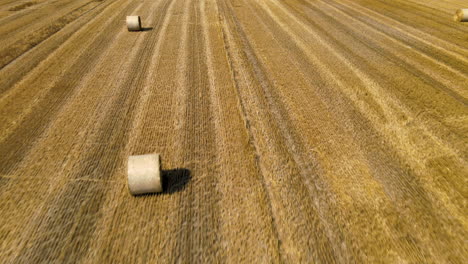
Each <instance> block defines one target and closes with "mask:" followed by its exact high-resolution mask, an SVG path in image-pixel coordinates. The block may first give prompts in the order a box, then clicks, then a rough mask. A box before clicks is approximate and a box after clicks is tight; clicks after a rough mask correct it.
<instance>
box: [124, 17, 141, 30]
mask: <svg viewBox="0 0 468 264" xmlns="http://www.w3.org/2000/svg"><path fill="white" fill-rule="evenodd" d="M127 28H128V31H140V30H141V19H140V16H127Z"/></svg>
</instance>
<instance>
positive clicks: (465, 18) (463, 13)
mask: <svg viewBox="0 0 468 264" xmlns="http://www.w3.org/2000/svg"><path fill="white" fill-rule="evenodd" d="M453 19H454V20H455V21H456V22H468V9H458V10H457V12H456V13H455V16H453Z"/></svg>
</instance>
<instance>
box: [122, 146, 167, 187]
mask: <svg viewBox="0 0 468 264" xmlns="http://www.w3.org/2000/svg"><path fill="white" fill-rule="evenodd" d="M127 173H128V175H127V177H128V190H129V191H130V193H131V194H132V195H138V194H146V193H158V192H162V190H163V189H162V182H161V157H160V155H159V154H146V155H135V156H130V157H128V171H127Z"/></svg>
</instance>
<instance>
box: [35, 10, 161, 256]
mask: <svg viewBox="0 0 468 264" xmlns="http://www.w3.org/2000/svg"><path fill="white" fill-rule="evenodd" d="M154 3H156V2H154ZM140 5H141V3H140ZM165 7H166V8H167V3H166V5H165ZM166 8H163V11H162V15H161V16H160V20H162V18H164V16H165V14H167V13H166V12H165V11H166V10H165V9H166ZM122 12H124V13H125V10H123V11H122ZM119 17H120V16H118V17H117V18H116V19H118V18H119ZM117 24H119V23H117ZM158 24H159V23H158ZM114 25H115V24H114ZM158 40H160V38H158V39H152V38H150V37H149V36H148V37H147V39H146V41H145V42H150V43H149V44H148V43H146V44H145V46H146V47H145V48H141V49H139V55H140V56H138V55H137V56H136V57H135V59H138V60H136V61H135V63H137V67H134V71H137V72H136V73H135V74H130V75H129V76H130V79H127V80H128V81H127V82H125V83H123V84H122V85H121V86H120V87H121V89H120V91H121V92H120V94H119V96H118V97H119V98H117V99H116V103H117V105H116V106H117V107H119V111H120V112H121V114H124V113H125V112H126V111H125V109H126V107H123V108H122V105H128V106H129V107H130V106H132V105H135V101H136V100H138V96H137V95H138V94H139V93H138V92H137V91H135V90H133V89H128V87H136V88H138V87H140V88H141V85H140V84H141V82H142V79H143V78H142V77H143V76H144V75H145V74H146V71H147V70H145V71H139V70H140V69H148V67H144V66H145V65H146V64H148V63H149V61H148V60H147V59H146V58H147V57H148V56H144V55H147V53H150V54H151V53H152V52H153V49H152V47H153V46H154V42H155V41H158ZM138 64H143V65H138ZM141 66H142V67H141ZM135 82H136V83H135ZM129 94H131V98H130V99H133V100H132V101H133V102H128V100H127V99H128V98H127V95H129ZM122 96H123V97H122ZM119 99H121V100H123V102H121V103H120V104H119V103H118V102H119V101H120V100H119ZM133 113H134V112H131V113H130V114H131V115H133ZM120 120H122V119H120ZM131 120H132V119H131V118H130V119H125V120H123V121H124V123H125V121H128V122H131ZM118 123H120V122H118ZM122 125H124V124H122ZM103 126H104V127H105V128H108V129H104V130H103V131H113V130H114V129H118V128H119V126H118V124H117V126H116V125H114V123H113V122H112V120H108V121H107V122H105V124H103ZM121 131H122V130H121ZM114 134H116V133H112V132H111V135H114ZM126 135H127V136H128V134H126V133H124V135H123V136H126ZM100 136H101V137H102V136H104V137H105V138H104V139H103V141H102V142H104V141H105V140H106V139H107V140H110V141H112V140H113V139H114V140H117V141H119V142H120V141H122V139H121V138H119V136H117V138H108V137H107V132H106V133H102V134H101V135H100ZM123 142H127V140H125V139H123ZM109 143H110V144H109V145H110V146H111V147H112V146H113V145H115V143H116V142H109ZM103 152H105V149H102V148H98V149H93V150H90V151H89V152H88V155H86V156H87V157H85V162H84V163H83V164H84V165H87V164H89V163H87V162H86V159H89V158H91V159H96V158H97V159H98V160H100V159H101V158H102V157H103V155H102V154H103ZM118 154H119V153H116V152H114V155H113V156H116V157H117V155H118ZM106 157H107V161H109V162H115V160H116V159H115V158H109V156H106ZM103 166H104V167H103ZM115 169H116V166H112V165H109V164H108V162H104V163H99V164H98V165H97V167H95V168H94V171H96V170H98V171H99V170H102V171H101V172H102V173H103V174H105V175H102V178H101V177H97V178H98V179H104V180H105V179H106V178H107V179H108V177H109V175H113V173H112V172H113V171H114V170H115ZM87 171H89V170H88V168H86V167H81V169H80V170H79V171H78V172H77V173H74V175H76V176H80V175H87V174H88V173H87ZM67 186H68V185H67ZM75 187H76V186H75V185H72V186H70V189H68V188H66V189H65V191H66V192H64V193H65V195H67V196H70V195H71V196H73V195H74V193H75V191H77V192H81V191H82V190H81V188H80V187H79V186H78V187H77V188H78V189H76V188H75ZM93 191H94V190H91V189H90V190H89V192H93ZM97 191H100V190H99V189H98V190H97ZM76 195H79V193H76V194H75V196H76ZM82 195H84V194H82ZM86 197H90V199H93V197H94V196H86ZM97 198H99V197H97ZM100 199H105V196H100ZM64 202H65V203H64V204H57V205H56V206H54V207H57V208H62V207H64V208H66V207H68V204H67V203H66V202H67V201H66V200H65V201H64ZM93 202H95V203H98V201H93ZM102 203H103V201H101V202H100V203H99V204H100V205H99V206H102ZM65 211H66V210H65V209H61V210H58V211H57V212H58V213H59V214H61V213H63V212H65ZM77 213H78V212H77ZM58 216H60V215H58ZM55 218H57V217H53V218H51V219H55ZM48 224H50V225H52V224H53V227H51V226H49V225H48ZM48 224H47V223H45V224H44V225H43V228H45V230H54V229H57V228H59V227H58V226H56V224H55V223H53V222H52V223H48ZM91 224H92V225H91ZM88 225H91V226H94V227H96V225H95V223H94V224H93V223H88ZM75 228H77V229H79V228H81V227H78V226H75V227H73V228H72V230H74V229H75ZM93 230H94V229H93ZM87 231H88V234H91V233H92V230H89V229H88V230H87ZM90 232H91V233H90ZM74 233H75V232H69V234H68V235H67V237H68V238H64V240H65V241H73V240H71V239H69V238H70V236H73V235H74ZM82 236H83V235H82ZM85 242H86V241H85ZM88 242H89V240H88ZM36 245H37V244H36ZM38 246H39V247H41V245H38ZM69 250H73V248H69ZM52 253H54V254H57V253H58V252H52ZM70 253H71V252H70ZM43 257H44V256H42V257H41V258H43Z"/></svg>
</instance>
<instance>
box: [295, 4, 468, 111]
mask: <svg viewBox="0 0 468 264" xmlns="http://www.w3.org/2000/svg"><path fill="white" fill-rule="evenodd" d="M287 5H288V6H289V7H290V8H291V9H293V10H295V11H297V12H298V13H300V11H299V10H297V9H296V8H294V7H292V6H290V5H289V4H287ZM312 8H313V7H312ZM331 8H334V7H331ZM313 9H314V10H315V11H316V12H319V13H322V15H323V16H325V17H328V18H329V19H331V20H335V19H334V17H333V16H329V15H327V14H326V13H323V12H322V11H320V10H319V9H315V8H313ZM337 11H338V12H341V11H340V10H337ZM343 15H345V16H348V15H347V14H345V13H344V14H343ZM301 16H302V17H303V19H304V20H305V21H307V22H308V23H312V24H315V22H314V21H313V20H311V19H310V18H309V17H307V16H305V15H301ZM351 20H354V19H353V18H352V17H351ZM356 21H359V20H356ZM335 23H338V24H339V25H340V26H341V27H343V26H345V24H344V23H341V22H339V20H335ZM366 26H367V25H366ZM317 27H318V26H317ZM371 29H372V28H371ZM372 30H374V29H372ZM376 32H377V33H379V32H378V31H376ZM348 33H349V35H350V36H351V37H354V38H355V40H356V42H359V43H361V44H362V45H364V46H366V47H367V48H368V49H370V50H373V51H375V53H376V54H379V55H380V56H383V57H385V58H386V59H388V60H389V61H394V62H395V63H396V64H398V65H405V66H413V67H404V68H405V69H406V71H407V72H408V73H410V74H413V75H414V76H415V77H416V78H419V79H420V80H421V81H422V82H424V83H426V84H428V85H432V84H431V82H430V81H432V82H433V83H434V84H436V85H432V86H433V87H434V88H437V89H439V90H442V91H444V92H445V93H446V94H447V95H449V96H451V97H452V98H453V99H455V100H457V101H459V102H460V103H462V104H468V100H467V98H466V96H464V95H462V94H460V93H459V92H461V93H463V92H464V91H463V90H461V91H459V92H458V90H459V89H457V91H453V90H452V89H450V88H447V87H446V86H449V85H450V84H447V82H446V81H445V79H444V78H442V79H441V78H436V75H435V74H434V73H433V72H427V71H428V70H427V67H418V66H415V65H414V63H412V60H407V59H406V57H404V58H401V56H400V55H399V54H398V53H396V52H395V53H393V52H391V51H387V50H388V48H386V47H383V49H384V51H383V52H382V50H377V49H376V48H375V46H372V45H370V44H369V43H371V42H372V41H374V40H373V39H372V38H368V39H367V37H366V36H364V37H363V38H366V39H367V40H366V41H363V40H362V39H361V38H360V37H359V36H358V35H357V34H356V33H354V32H350V31H348ZM384 36H385V35H384ZM330 37H331V38H334V37H333V36H330ZM390 40H393V38H390ZM336 42H337V43H338V40H336ZM377 46H379V45H377ZM424 56H425V57H427V58H429V57H428V56H427V55H424ZM431 61H435V60H433V59H432V60H431ZM437 64H439V65H440V64H441V63H437ZM441 66H443V65H441ZM413 69H414V70H413ZM453 71H455V73H457V72H458V71H457V70H453ZM460 75H461V76H465V74H463V73H461V72H460ZM428 80H430V81H428ZM460 89H461V88H460Z"/></svg>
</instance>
